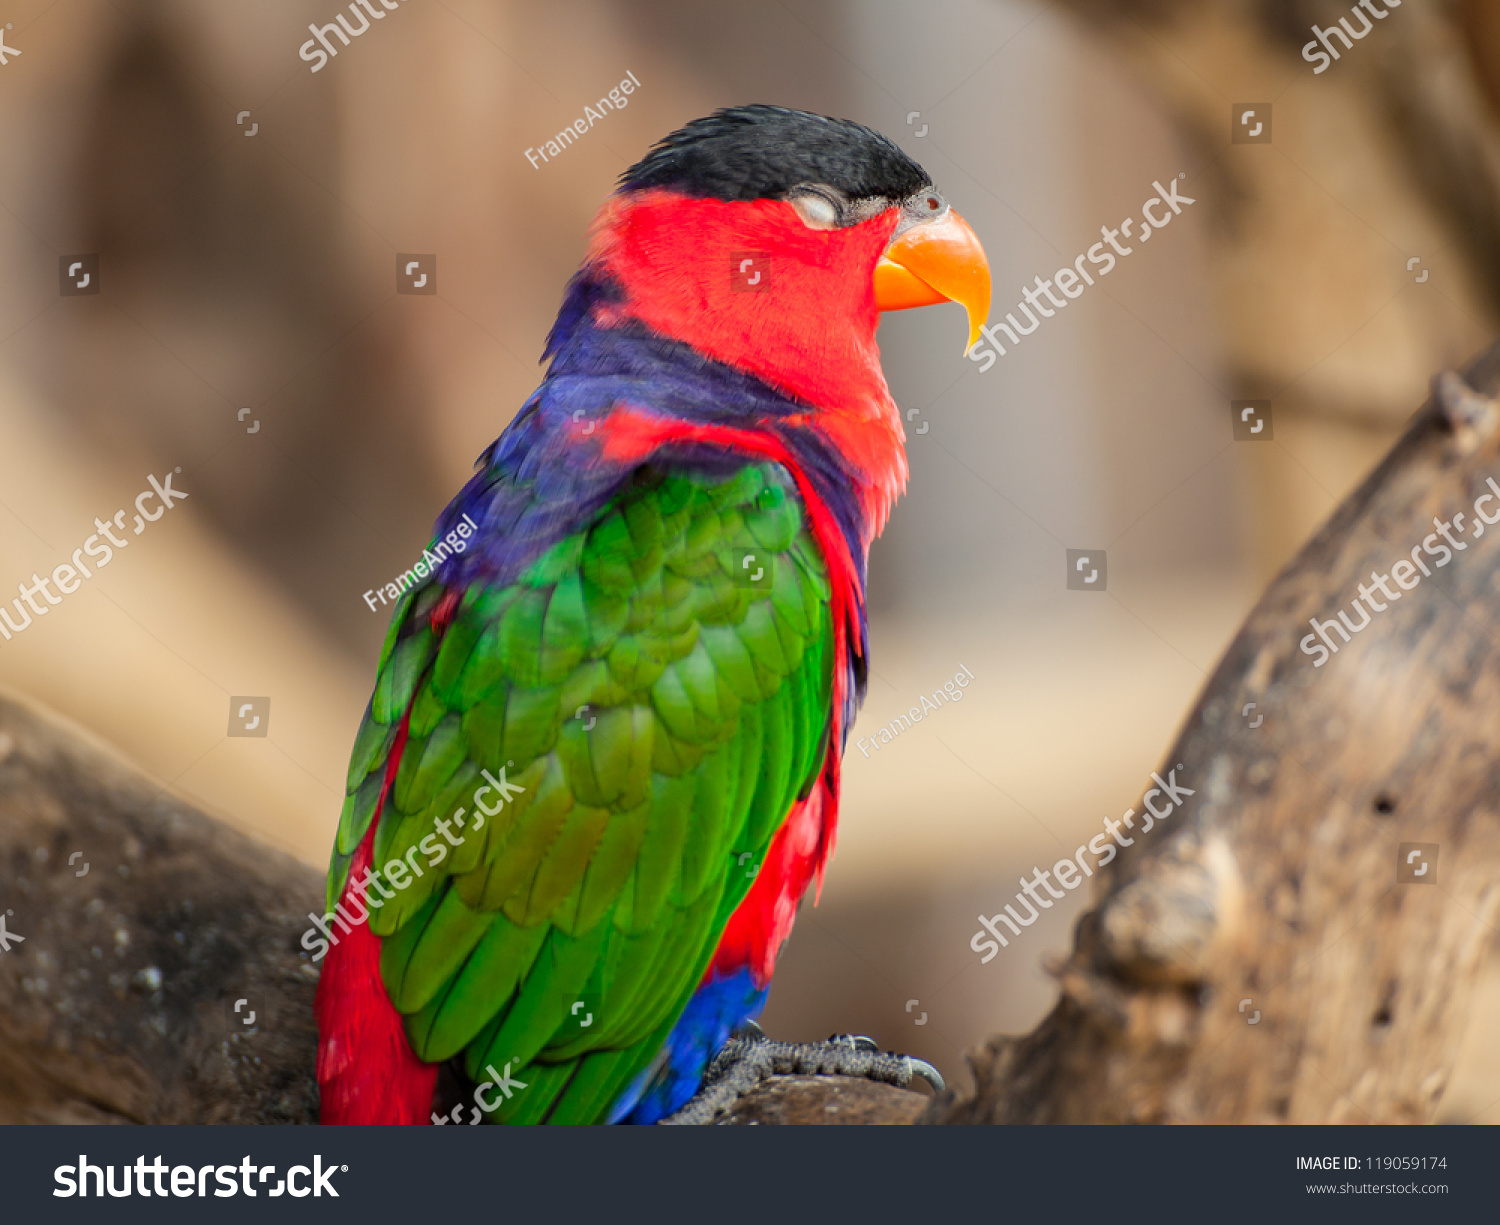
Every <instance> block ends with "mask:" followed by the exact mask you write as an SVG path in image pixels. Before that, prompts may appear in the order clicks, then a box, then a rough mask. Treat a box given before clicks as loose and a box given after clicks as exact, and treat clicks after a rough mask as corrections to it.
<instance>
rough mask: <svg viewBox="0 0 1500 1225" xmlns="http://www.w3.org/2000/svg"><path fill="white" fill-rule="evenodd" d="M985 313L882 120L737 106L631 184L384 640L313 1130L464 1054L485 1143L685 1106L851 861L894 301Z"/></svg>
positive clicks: (605, 222) (898, 484)
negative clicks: (514, 1129)
mask: <svg viewBox="0 0 1500 1225" xmlns="http://www.w3.org/2000/svg"><path fill="white" fill-rule="evenodd" d="M989 296H990V276H989V268H988V266H987V265H986V263H985V259H984V253H983V251H982V249H981V248H980V244H979V242H978V240H977V239H976V238H975V236H974V234H973V231H972V230H970V228H969V227H968V225H967V224H965V222H964V221H963V220H962V219H961V218H960V217H959V215H958V214H957V213H956V212H955V211H954V210H953V209H952V208H950V207H949V205H948V202H947V201H946V200H945V199H944V198H943V196H942V195H941V194H939V192H938V191H937V190H936V188H935V187H934V186H933V184H932V181H931V179H930V178H929V177H928V175H927V174H926V173H925V172H924V171H923V170H922V168H921V167H920V166H918V165H917V164H916V162H914V161H913V160H912V159H911V158H909V157H908V156H907V155H906V154H905V153H903V152H902V151H901V150H900V149H899V148H897V146H896V145H895V144H894V143H892V142H891V141H890V140H888V139H886V138H885V137H883V136H881V135H879V134H878V133H876V132H874V131H872V130H870V129H869V128H866V127H863V126H861V125H859V124H857V123H852V122H849V121H846V120H838V119H829V118H825V117H823V116H820V115H813V114H807V113H805V112H801V111H794V110H786V109H783V108H781V107H773V106H746V107H739V108H735V109H730V110H722V111H719V112H717V113H715V114H713V115H710V116H709V117H707V118H704V119H698V120H695V121H694V122H692V123H689V124H688V125H687V126H686V127H684V128H682V129H681V130H679V131H677V132H674V133H673V134H672V135H670V136H668V137H667V138H666V139H665V140H662V141H661V142H660V143H659V144H657V145H656V146H655V147H654V148H653V149H652V150H651V151H650V152H649V153H648V154H647V155H646V156H645V157H644V158H643V159H642V160H641V161H639V162H638V163H636V164H635V165H634V166H632V167H631V168H630V169H629V170H627V171H626V172H625V173H624V175H623V176H622V177H621V180H620V184H619V187H618V189H617V190H616V192H615V193H614V194H613V195H612V196H610V198H609V199H608V201H607V202H606V203H605V205H604V207H603V208H602V210H601V211H600V213H599V216H598V219H597V221H596V222H595V225H594V228H593V231H592V237H591V241H590V243H589V247H588V253H587V256H586V257H585V259H584V262H583V266H582V268H581V269H580V271H579V272H578V273H577V274H576V275H575V276H574V277H573V279H572V281H571V283H570V284H569V286H568V288H567V291H566V294H565V296H564V299H563V304H562V309H561V310H560V311H559V312H558V316H557V321H556V323H555V324H554V326H553V328H552V331H551V334H550V336H549V337H548V340H547V345H546V351H545V353H544V355H543V360H547V359H550V360H551V364H550V366H549V368H548V370H547V373H546V375H545V377H544V378H543V380H542V383H541V386H540V387H539V388H538V389H537V391H536V392H535V394H533V395H532V397H531V398H530V399H529V400H528V401H527V402H526V404H525V406H524V407H523V408H522V409H521V411H520V413H519V414H518V415H517V416H516V418H515V419H514V420H513V421H512V422H511V423H510V425H508V426H507V427H506V429H505V431H504V432H503V433H502V434H501V435H500V437H499V438H498V439H497V440H496V441H495V442H494V443H493V444H492V445H491V446H490V447H489V448H488V449H487V450H486V451H485V452H484V453H483V455H482V456H481V457H480V459H479V461H478V465H477V471H476V474H475V476H474V477H473V479H472V480H470V481H469V483H468V484H467V485H466V486H465V487H464V489H463V491H462V492H461V493H460V494H459V495H458V496H457V497H456V498H455V499H454V500H453V502H452V503H451V504H450V505H449V507H448V508H447V510H445V511H444V512H443V514H442V516H441V518H440V519H439V520H438V523H437V528H436V533H437V534H436V537H435V539H434V544H433V545H432V546H431V549H430V550H429V553H430V555H431V557H432V559H433V562H434V563H435V564H433V565H432V566H430V567H424V569H425V570H426V571H427V572H426V573H425V575H423V576H421V577H420V578H419V577H417V576H416V575H415V574H414V575H413V579H412V582H411V584H410V586H409V589H408V590H406V591H405V592H404V593H403V594H401V595H400V598H399V601H398V602H397V603H396V606H395V610H394V612H393V615H392V618H391V626H390V632H389V634H388V635H387V638H386V641H385V647H384V649H383V651H382V652H381V655H380V663H379V668H378V679H377V681H376V684H375V692H374V695H373V696H372V697H371V699H370V704H369V707H368V709H367V711H366V713H365V717H364V721H363V723H362V725H361V726H360V729H359V733H358V735H357V737H356V739H355V744H354V751H353V757H352V760H351V762H350V765H349V775H348V798H347V800H346V802H345V804H344V809H343V813H342V816H341V818H340V821H339V830H338V838H337V842H336V844H335V846H334V850H333V859H332V865H331V867H330V869H329V874H328V905H329V907H330V912H329V913H328V914H326V915H325V916H323V919H322V921H321V922H319V923H318V925H317V927H318V929H320V930H321V932H322V934H321V935H320V934H318V931H317V930H313V931H309V933H308V936H309V938H308V939H306V940H304V944H306V945H307V947H308V948H309V950H310V951H312V952H314V954H315V955H324V954H326V959H325V960H324V961H323V969H322V979H321V982H320V983H319V986H318V995H317V1016H318V1026H319V1030H320V1043H319V1051H318V1081H319V1084H320V1086H321V1090H322V1117H323V1120H324V1122H329V1123H426V1122H428V1121H429V1120H430V1119H434V1118H445V1117H446V1116H443V1115H436V1114H435V1113H434V1112H433V1110H432V1106H433V1103H434V1090H435V1086H436V1084H437V1078H438V1072H439V1068H440V1066H441V1065H443V1064H445V1063H448V1064H449V1066H450V1067H451V1068H452V1069H453V1070H454V1072H455V1074H456V1077H457V1079H458V1082H459V1083H460V1084H463V1082H464V1080H465V1079H466V1080H467V1082H470V1083H471V1084H472V1085H473V1086H474V1093H473V1096H474V1099H475V1101H476V1102H477V1103H478V1105H477V1106H475V1107H472V1108H471V1113H470V1115H469V1116H467V1117H466V1116H465V1115H464V1113H463V1110H462V1108H460V1110H459V1111H458V1112H457V1114H456V1115H455V1116H454V1117H455V1119H458V1118H464V1119H465V1121H467V1120H468V1118H469V1117H472V1118H478V1117H481V1116H482V1117H484V1118H487V1119H489V1120H491V1121H496V1122H515V1123H533V1122H535V1123H539V1122H552V1123H576V1122H643V1123H644V1122H655V1121H657V1120H660V1119H662V1118H665V1117H667V1116H669V1115H672V1114H673V1113H674V1112H677V1111H678V1110H679V1108H681V1107H682V1106H683V1105H684V1103H687V1102H688V1101H689V1099H691V1098H692V1097H693V1096H694V1094H695V1093H696V1092H697V1091H698V1089H699V1086H700V1084H701V1083H702V1082H703V1081H704V1077H705V1069H706V1068H707V1067H708V1065H709V1062H710V1060H712V1059H714V1057H715V1055H716V1053H717V1052H719V1051H721V1049H723V1048H725V1047H726V1043H728V1042H729V1039H730V1037H731V1035H733V1034H735V1033H736V1032H737V1031H740V1030H741V1029H742V1028H743V1027H745V1026H746V1022H747V1021H749V1020H750V1019H752V1018H754V1017H755V1016H756V1015H757V1014H758V1013H759V1011H760V1009H761V1007H762V1006H763V1004H764V1003H765V999H766V994H767V991H768V990H769V985H770V981H771V973H772V970H773V968H774V966H775V962H776V957H777V954H778V953H779V951H780V949H781V947H782V944H783V943H784V942H785V940H786V939H787V936H788V934H789V933H790V931H791V928H792V920H793V916H794V915H795V913H796V910H797V906H798V903H799V902H800V900H801V898H802V896H803V893H804V892H805V891H806V890H807V888H808V886H809V884H811V883H812V882H813V881H815V880H816V881H818V882H819V884H820V885H821V880H822V875H823V871H824V868H825V866H826V865H827V862H828V859H829V856H830V855H831V854H832V852H833V845H834V826H835V817H836V813H837V808H838V797H839V763H840V759H841V756H842V753H843V750H844V744H845V740H846V738H847V736H848V734H849V729H850V726H851V725H852V723H853V721H854V716H855V713H856V710H857V709H858V706H859V703H860V701H861V700H862V698H863V695H864V689H865V676H866V672H867V662H866V661H867V659H868V641H867V630H866V617H865V566H866V559H867V555H868V551H869V548H870V544H871V542H872V541H873V540H874V538H875V537H876V536H877V535H878V534H879V533H880V531H881V530H882V528H883V527H884V526H885V523H886V519H887V516H888V515H889V514H890V511H891V507H892V504H893V503H894V502H895V501H896V499H897V497H898V496H899V495H900V494H901V492H902V491H903V490H904V488H905V485H906V477H907V467H906V456H905V452H904V449H903V448H904V443H905V434H904V431H903V430H902V422H901V414H900V412H899V411H898V409H897V408H896V405H895V404H894V403H893V402H892V399H891V396H890V392H889V390H888V389H887V387H886V381H885V376H884V375H883V373H882V372H881V367H880V354H879V349H878V348H877V346H876V343H875V330H876V326H877V323H878V321H879V315H880V312H881V311H883V310H893V309H901V308H904V307H912V306H922V305H926V304H929V303H937V302H943V301H955V302H958V303H960V304H962V305H963V306H964V307H965V308H966V309H967V312H968V324H969V339H970V343H971V344H972V343H973V341H974V340H975V339H977V337H978V334H979V333H978V328H979V325H980V324H981V323H983V322H984V321H985V319H986V317H987V314H988V309H989ZM736 1041H738V1042H740V1043H741V1044H742V1045H743V1043H744V1041H745V1040H740V1039H737V1040H736ZM768 1045H772V1046H774V1045H777V1044H768ZM849 1049H855V1048H853V1047H851V1048H849ZM450 1061H451V1062H450ZM833 1063H835V1064H836V1063H837V1060H835V1061H833ZM716 1066H717V1065H716ZM829 1066H832V1064H830V1065H829ZM445 1083H448V1082H445ZM467 1090H468V1085H466V1084H465V1085H464V1092H465V1093H467Z"/></svg>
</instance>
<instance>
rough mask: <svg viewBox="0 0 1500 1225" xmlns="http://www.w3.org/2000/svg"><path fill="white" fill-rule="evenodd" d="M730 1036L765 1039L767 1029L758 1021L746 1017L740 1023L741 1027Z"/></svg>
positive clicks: (757, 1039)
mask: <svg viewBox="0 0 1500 1225" xmlns="http://www.w3.org/2000/svg"><path fill="white" fill-rule="evenodd" d="M730 1036H731V1037H734V1038H751V1039H754V1040H756V1041H764V1039H765V1036H766V1031H765V1030H763V1029H762V1028H761V1027H760V1026H759V1025H758V1024H757V1023H756V1022H754V1021H752V1020H749V1019H746V1020H745V1021H744V1022H743V1023H742V1024H741V1025H740V1027H739V1028H738V1029H737V1030H735V1031H734V1033H733V1034H731V1035H730Z"/></svg>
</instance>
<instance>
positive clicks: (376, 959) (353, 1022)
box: [313, 720, 438, 1124]
mask: <svg viewBox="0 0 1500 1225" xmlns="http://www.w3.org/2000/svg"><path fill="white" fill-rule="evenodd" d="M405 747H406V722H405V720H403V721H402V725H401V730H400V731H399V733H398V734H397V737H396V744H395V746H394V748H393V750H392V752H391V756H390V761H389V763H388V764H387V767H386V779H385V788H384V791H383V792H382V794H381V797H380V804H379V805H377V807H376V810H375V812H376V816H375V817H374V818H372V819H371V821H370V830H369V832H368V833H367V834H366V835H365V837H364V841H363V842H361V843H360V844H359V850H358V851H357V852H356V853H355V856H354V862H353V863H352V864H351V865H350V866H349V879H348V882H347V883H346V884H345V885H344V895H343V897H341V898H340V899H339V907H340V908H341V909H342V910H343V911H344V913H345V914H346V915H347V916H348V918H349V920H350V921H351V924H352V930H350V931H348V932H347V933H346V932H344V930H343V928H342V926H341V925H336V926H335V927H334V932H335V934H336V935H337V936H338V941H337V943H335V944H334V945H333V947H332V948H331V949H329V951H328V955H327V957H325V958H324V960H323V976H322V978H321V979H319V980H318V994H317V999H316V1001H315V1003H314V1006H313V1008H314V1012H315V1013H316V1014H317V1018H318V1087H319V1089H320V1090H321V1091H322V1099H323V1100H322V1112H321V1118H322V1121H323V1122H324V1123H406V1124H413V1123H431V1121H432V1093H433V1089H434V1088H435V1087H436V1086H437V1074H438V1065H437V1064H435V1063H423V1062H422V1060H420V1059H418V1058H417V1055H416V1052H415V1051H413V1050H412V1049H411V1043H409V1042H408V1041H407V1040H406V1031H405V1030H404V1029H403V1028H402V1025H401V1014H400V1013H399V1012H397V1011H396V1007H395V1005H394V1004H392V1003H391V997H390V996H389V995H388V994H387V993H386V989H385V983H384V982H382V981H381V978H380V937H378V936H377V935H375V933H374V932H372V931H371V930H370V928H369V925H368V924H367V923H366V922H364V919H365V917H366V915H367V913H368V912H367V906H368V903H367V902H366V901H365V899H364V897H363V895H362V893H361V891H360V890H359V889H358V888H356V885H355V882H356V881H359V880H361V879H362V878H363V877H364V875H365V869H366V868H368V867H369V866H370V860H371V859H372V857H373V855H374V844H375V826H376V825H377V824H378V818H379V813H380V809H381V808H384V807H385V798H386V796H387V795H388V794H389V793H390V788H391V781H392V780H393V779H394V778H395V774H396V767H397V766H398V765H399V764H400V761H401V750H402V749H404V748H405ZM356 916H358V921H357V922H355V921H354V920H355V917H356Z"/></svg>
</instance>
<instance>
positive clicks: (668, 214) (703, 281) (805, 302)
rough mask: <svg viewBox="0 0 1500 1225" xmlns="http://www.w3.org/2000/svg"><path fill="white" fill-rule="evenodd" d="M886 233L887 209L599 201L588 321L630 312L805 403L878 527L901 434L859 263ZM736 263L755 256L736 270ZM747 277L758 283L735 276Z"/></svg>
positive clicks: (642, 198)
mask: <svg viewBox="0 0 1500 1225" xmlns="http://www.w3.org/2000/svg"><path fill="white" fill-rule="evenodd" d="M895 227H896V215H895V213H894V211H890V210H888V211H886V212H885V213H882V214H880V215H878V216H875V217H872V218H871V219H869V220H868V221H864V222H861V223H860V224H859V225H856V226H851V227H849V228H846V229H839V230H813V229H809V228H808V227H807V226H805V225H804V224H803V223H802V221H801V219H800V218H799V217H798V216H797V213H796V212H795V210H794V209H793V208H792V206H791V205H790V204H787V203H785V202H784V201H780V200H755V201H733V202H730V201H723V200H702V199H693V198H690V197H687V196H682V195H679V194H677V193H675V192H669V191H665V190H660V189H654V190H650V191H645V192H640V193H634V194H630V195H623V196H613V197H611V198H610V200H609V201H608V202H607V203H606V204H605V206H604V208H603V209H602V210H601V212H600V214H599V218H598V220H597V221H596V222H595V226H594V233H593V239H592V242H591V244H590V249H589V255H588V263H589V264H591V265H594V266H596V267H598V268H600V269H601V270H602V271H603V272H605V273H606V274H607V275H608V276H609V277H610V279H611V280H613V281H614V282H615V283H616V284H617V285H618V286H619V287H620V288H621V289H622V290H623V291H624V292H623V299H622V300H621V301H619V302H617V303H615V304H612V305H609V306H596V307H595V308H594V322H595V323H596V324H597V325H599V326H601V327H610V326H615V325H618V324H619V323H621V322H623V321H625V320H627V319H635V320H639V321H640V322H641V323H643V324H645V325H646V326H647V327H649V328H651V329H652V331H654V332H657V333H659V334H661V335H663V336H669V337H671V338H672V339H674V340H680V341H683V342H684V343H686V344H689V345H691V346H692V347H693V348H694V349H696V350H697V351H698V352H700V353H702V354H704V355H706V356H708V357H711V358H714V359H715V360H717V361H721V362H724V363H725V364H727V365H730V366H734V367H736V368H738V369H740V370H744V371H747V372H748V373H750V374H753V375H755V376H756V377H757V378H759V379H761V380H763V381H764V382H766V383H768V384H770V385H771V386H773V387H775V388H777V389H779V390H781V391H783V392H785V393H787V394H788V395H791V396H792V397H794V398H796V399H797V400H800V401H801V402H803V403H804V404H807V405H808V406H809V412H808V424H810V425H812V426H814V427H815V428H817V429H819V430H820V431H821V432H822V433H824V434H825V435H827V436H828V437H829V439H830V441H832V442H833V444H834V445H835V446H836V447H837V448H838V449H839V452H840V453H841V454H842V455H843V456H844V458H845V459H846V460H848V461H849V462H850V463H851V464H852V465H853V467H854V468H855V470H856V471H857V473H858V479H859V484H860V486H861V490H860V492H861V495H862V498H861V500H862V501H863V502H864V503H865V509H866V512H867V521H868V523H869V525H870V530H871V531H872V532H873V533H875V534H878V533H879V532H880V530H881V528H883V527H884V525H885V520H886V517H887V515H888V514H889V512H890V507H891V505H892V504H893V503H894V502H895V500H896V498H897V496H898V495H899V494H900V493H901V491H902V490H903V489H904V488H905V486H906V455H905V452H904V450H903V444H904V443H905V441H906V437H905V433H904V432H903V430H902V428H901V414H900V412H899V411H898V410H897V408H896V405H895V404H894V403H893V402H892V400H891V395H890V390H889V389H888V388H887V386H886V382H885V375H884V373H883V372H882V371H881V369H880V349H879V346H877V345H876V343H875V329H876V326H877V325H878V323H879V319H880V316H879V313H878V311H877V310H876V308H875V289H874V280H873V271H874V268H875V264H876V262H877V261H878V260H879V258H880V253H881V252H882V251H884V250H885V248H886V246H887V245H888V244H889V242H890V239H891V234H892V232H893V231H894V230H895ZM746 258H754V259H755V260H756V261H757V262H756V263H755V264H752V265H751V266H750V267H749V268H747V269H746V270H745V271H744V272H743V273H741V271H740V263H741V262H742V260H744V259H746ZM756 271H760V272H761V274H762V280H761V282H760V283H759V284H761V285H764V286H766V288H764V290H761V291H751V289H750V287H749V286H748V285H747V284H746V282H747V280H748V279H749V278H750V277H752V276H753V275H754V273H755V272H756ZM866 544H867V545H868V541H866Z"/></svg>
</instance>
